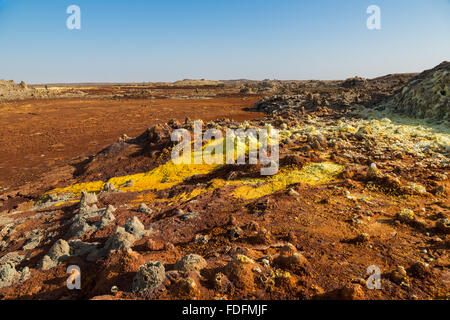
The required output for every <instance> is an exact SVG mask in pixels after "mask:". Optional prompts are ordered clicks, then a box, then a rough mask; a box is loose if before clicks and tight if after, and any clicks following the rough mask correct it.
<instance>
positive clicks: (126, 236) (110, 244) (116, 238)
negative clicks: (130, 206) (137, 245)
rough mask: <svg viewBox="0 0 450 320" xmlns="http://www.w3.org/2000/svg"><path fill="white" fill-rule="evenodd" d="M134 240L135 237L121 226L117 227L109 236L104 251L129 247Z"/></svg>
mask: <svg viewBox="0 0 450 320" xmlns="http://www.w3.org/2000/svg"><path fill="white" fill-rule="evenodd" d="M135 241H136V238H135V237H134V236H133V235H132V234H131V233H129V232H127V231H126V230H125V229H124V228H123V227H117V230H116V233H114V235H113V236H112V237H111V238H109V239H108V240H107V241H106V243H105V247H104V249H103V250H104V251H107V252H109V251H111V250H126V249H128V248H131V247H132V246H133V244H134V242H135Z"/></svg>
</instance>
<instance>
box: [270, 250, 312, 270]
mask: <svg viewBox="0 0 450 320" xmlns="http://www.w3.org/2000/svg"><path fill="white" fill-rule="evenodd" d="M273 265H275V266H278V267H279V268H281V269H287V270H291V271H293V272H296V273H305V272H307V271H308V265H309V262H308V260H307V259H306V258H305V257H304V256H303V255H302V254H301V253H300V252H297V249H296V248H295V246H294V245H293V244H291V243H287V244H286V245H284V246H283V247H282V248H281V249H280V252H279V254H278V255H277V256H275V257H274V259H273Z"/></svg>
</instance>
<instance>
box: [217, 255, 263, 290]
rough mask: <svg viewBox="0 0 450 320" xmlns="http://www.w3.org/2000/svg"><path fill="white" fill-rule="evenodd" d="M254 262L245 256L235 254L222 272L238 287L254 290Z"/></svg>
mask: <svg viewBox="0 0 450 320" xmlns="http://www.w3.org/2000/svg"><path fill="white" fill-rule="evenodd" d="M254 267H255V262H254V261H253V260H252V259H250V258H249V257H247V256H244V255H242V254H237V255H235V256H234V257H233V259H232V260H231V261H230V262H229V263H228V264H227V265H226V266H225V268H224V270H223V273H224V274H225V275H226V276H227V277H228V279H229V280H230V281H231V282H232V283H233V284H234V286H235V287H236V288H238V289H241V290H245V291H254V290H255V272H254V270H253V269H254Z"/></svg>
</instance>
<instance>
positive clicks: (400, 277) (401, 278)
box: [390, 266, 409, 285]
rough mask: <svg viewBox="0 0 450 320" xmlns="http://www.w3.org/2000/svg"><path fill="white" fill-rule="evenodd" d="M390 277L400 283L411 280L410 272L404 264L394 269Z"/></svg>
mask: <svg viewBox="0 0 450 320" xmlns="http://www.w3.org/2000/svg"><path fill="white" fill-rule="evenodd" d="M390 279H391V280H392V281H393V282H394V283H396V284H398V285H402V284H403V283H408V282H409V279H408V274H407V272H406V270H405V267H403V266H398V267H397V270H394V271H393V272H392V273H391V275H390Z"/></svg>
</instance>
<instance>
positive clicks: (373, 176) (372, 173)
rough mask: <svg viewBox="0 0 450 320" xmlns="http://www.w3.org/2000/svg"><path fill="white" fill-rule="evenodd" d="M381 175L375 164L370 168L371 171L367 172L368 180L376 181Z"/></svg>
mask: <svg viewBox="0 0 450 320" xmlns="http://www.w3.org/2000/svg"><path fill="white" fill-rule="evenodd" d="M379 175H380V173H379V172H378V168H377V165H376V164H375V163H371V164H370V166H369V170H367V175H366V178H367V180H376V179H377V178H378V176H379Z"/></svg>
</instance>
